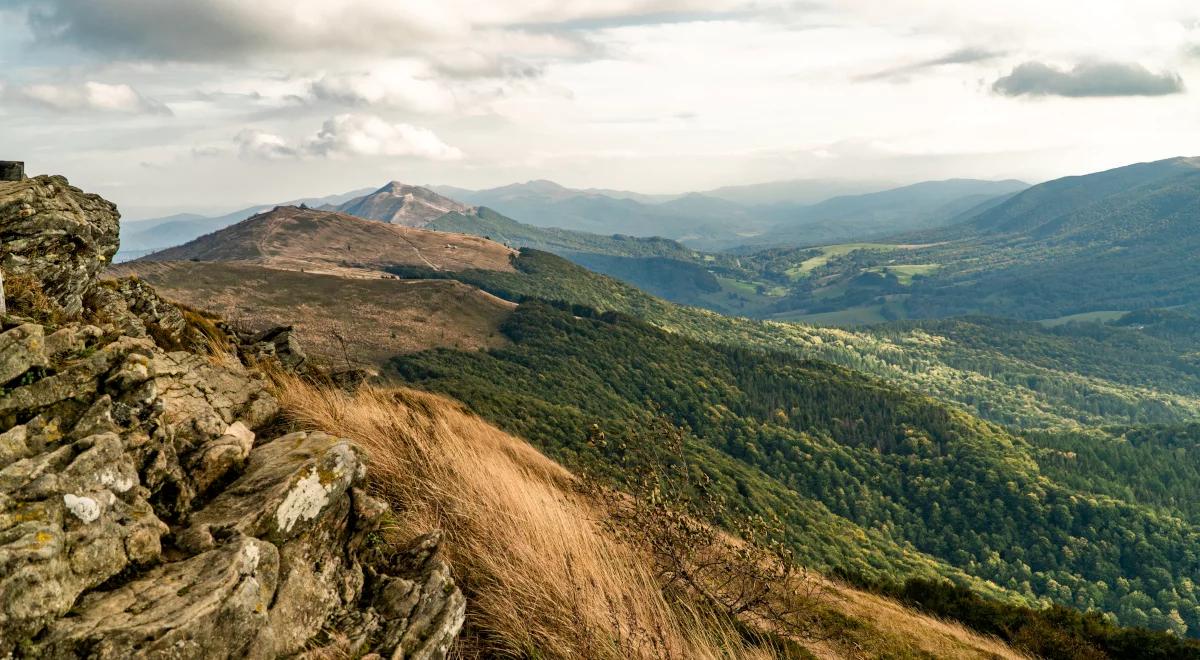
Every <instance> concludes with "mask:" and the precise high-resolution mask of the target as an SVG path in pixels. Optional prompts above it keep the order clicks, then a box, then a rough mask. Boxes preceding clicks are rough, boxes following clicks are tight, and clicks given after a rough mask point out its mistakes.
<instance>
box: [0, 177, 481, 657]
mask: <svg viewBox="0 0 1200 660" xmlns="http://www.w3.org/2000/svg"><path fill="white" fill-rule="evenodd" d="M54 181H57V180H54ZM39 185H54V186H56V188H57V189H58V191H59V195H61V196H64V197H65V198H66V199H65V200H58V201H52V202H46V204H45V205H44V207H45V208H51V207H54V208H59V207H64V208H65V207H68V206H71V204H74V203H75V202H76V201H77V200H78V199H79V198H80V196H81V195H82V193H78V191H73V190H71V189H68V188H65V187H63V186H65V181H64V182H62V184H61V185H60V184H58V183H54V182H52V183H51V184H39ZM0 190H3V189H0ZM37 194H42V193H37ZM83 198H86V196H84V197H83ZM97 199H98V198H97ZM106 204H107V203H104V204H100V203H99V202H96V203H95V204H94V205H93V206H92V207H90V208H95V209H100V212H101V213H107V211H104V208H105V205H106ZM56 205H57V206H56ZM13 208H14V207H11V206H10V207H0V227H2V228H4V230H5V231H6V232H7V231H8V228H9V227H10V224H9V221H10V219H11V218H10V217H9V216H8V215H4V214H11V212H12V209H13ZM15 208H17V209H18V210H19V209H20V207H15ZM5 209H7V210H5ZM79 212H80V215H79V217H77V218H76V220H78V222H80V223H84V224H88V225H89V226H94V227H98V226H100V225H102V224H103V223H104V222H105V221H106V220H107V217H108V216H105V217H103V218H100V219H98V220H97V219H95V218H89V217H88V213H89V211H88V210H86V209H85V208H84V207H82V206H80V207H79ZM36 215H37V214H33V215H27V216H23V217H25V218H31V217H35V216H36ZM47 217H49V216H47ZM114 217H115V216H114ZM22 226H23V229H22V232H23V233H22V234H21V235H22V236H24V237H25V239H22V240H27V241H29V242H28V243H26V244H25V245H34V244H36V245H57V246H62V245H66V244H67V243H68V242H69V241H81V244H82V247H79V248H77V249H75V250H74V251H73V252H71V255H77V254H87V253H90V254H105V253H106V251H107V249H108V248H107V247H104V246H103V245H92V244H87V241H88V240H89V237H94V236H95V234H83V235H74V236H73V237H72V238H70V239H67V238H65V237H63V236H60V235H59V234H58V233H57V232H58V230H59V228H60V227H61V226H62V225H61V224H56V222H54V221H50V222H49V223H48V224H47V226H46V227H45V232H46V233H48V234H49V235H50V236H41V235H39V234H38V233H37V231H35V225H32V224H24V225H22ZM9 235H11V234H7V233H6V234H4V236H5V239H4V240H5V241H7V240H8V239H7V236H9ZM56 249H57V248H56ZM24 250H25V248H22V247H20V246H16V247H11V246H8V245H7V244H4V245H3V251H0V254H6V255H9V256H11V255H16V254H24V255H26V256H27V257H28V256H29V253H27V252H25V251H24ZM60 256H62V257H63V259H60V260H59V261H58V262H57V263H58V264H59V265H60V266H61V267H56V268H49V267H44V266H42V265H39V264H35V263H33V260H32V259H27V260H26V261H25V262H22V263H24V264H25V270H24V271H22V272H26V273H29V272H36V273H39V274H40V275H39V276H40V277H45V278H48V279H46V280H45V283H46V286H45V290H46V291H48V292H60V293H61V292H70V293H69V295H67V296H66V298H59V299H57V300H62V301H64V302H63V303H62V307H61V310H62V312H63V313H64V314H66V313H69V312H71V310H72V309H73V308H72V303H71V302H70V301H71V300H73V299H74V298H72V297H73V296H77V297H78V301H79V308H78V309H77V310H75V315H76V316H78V317H79V320H72V321H66V322H60V323H58V324H48V325H43V324H42V323H37V322H32V321H31V320H30V319H29V318H24V317H18V316H0V431H2V432H0V657H6V656H10V655H11V656H14V657H38V658H75V657H95V658H127V657H163V658H166V657H169V658H222V657H235V656H236V657H246V658H274V657H281V656H289V655H295V654H298V653H301V652H304V651H308V650H312V649H319V648H322V647H327V646H328V647H333V646H335V645H336V647H337V649H338V652H339V653H343V654H345V655H346V656H347V657H356V656H358V655H362V654H365V653H379V654H382V655H384V656H387V657H394V658H439V657H442V656H444V655H445V654H446V652H447V650H448V649H449V647H450V645H451V643H452V642H453V640H454V639H455V637H456V635H457V633H458V630H459V629H460V628H461V626H462V623H463V612H464V607H465V604H464V600H463V596H462V594H461V593H460V592H459V590H458V589H457V588H456V587H455V585H454V582H453V579H452V577H451V575H450V572H449V569H448V567H447V566H446V564H444V563H443V562H442V561H441V560H439V559H438V558H437V553H436V548H437V545H438V536H437V534H432V535H429V536H426V537H422V538H421V539H418V540H416V541H414V542H413V544H412V547H411V549H410V550H408V551H399V552H381V551H380V549H379V548H378V545H379V528H380V525H381V523H382V522H383V521H384V520H385V519H386V517H387V516H388V515H389V514H388V507H387V506H386V505H385V504H384V503H382V502H380V501H378V500H376V499H374V498H372V497H371V496H370V495H368V494H367V493H366V491H365V490H364V486H365V479H366V476H367V470H368V469H369V467H368V465H367V463H366V461H365V459H364V457H363V455H362V454H361V452H360V451H359V450H358V449H357V447H355V446H354V445H353V444H352V443H351V442H349V441H347V440H345V439H341V438H337V437H334V436H330V435H327V434H324V433H305V432H293V433H284V432H283V430H279V431H276V430H275V418H276V416H277V409H278V406H277V404H276V402H275V399H274V398H273V397H272V395H271V393H270V387H269V385H268V381H267V379H266V377H265V376H264V375H263V373H261V372H259V371H258V370H257V369H256V368H255V367H253V366H246V364H245V363H243V361H241V360H239V359H238V358H237V353H233V352H231V353H223V352H220V351H219V350H218V352H217V353H216V354H206V353H204V352H203V351H200V350H198V349H197V348H196V346H197V341H196V340H197V338H198V337H207V338H208V339H209V340H210V341H209V344H207V345H209V346H210V347H212V346H215V347H216V348H217V349H220V348H221V346H220V342H221V337H223V336H224V335H222V334H221V328H220V327H219V324H213V325H212V327H206V328H201V329H198V328H197V327H196V324H197V322H198V321H197V319H196V318H195V316H194V314H193V313H191V312H188V311H187V310H183V309H180V308H177V307H175V306H173V305H171V304H170V303H168V302H166V301H164V300H162V299H161V298H159V297H158V296H157V294H154V292H153V290H152V289H150V288H149V287H147V286H146V285H145V284H143V283H140V282H138V281H136V280H127V281H120V282H112V283H105V284H103V285H101V286H96V285H95V284H94V282H93V280H91V279H89V278H90V277H91V275H89V273H91V274H92V275H94V272H95V271H94V270H89V268H90V267H86V266H84V265H82V264H76V265H70V264H72V263H74V262H72V261H71V259H68V258H67V256H68V255H67V253H66V252H62V254H61V255H60ZM72 258H73V257H72ZM6 272H7V271H6ZM60 275H61V276H62V277H66V278H68V279H70V280H72V281H71V282H67V283H64V282H62V281H59V280H56V279H53V278H54V277H56V276H60ZM226 339H228V337H226ZM279 339H280V337H278V336H275V337H273V338H272V339H270V340H264V341H266V343H268V344H270V345H272V346H273V347H278V346H280V341H278V340H279ZM260 343H261V342H260ZM282 346H283V348H285V349H287V350H285V351H279V352H284V353H287V352H288V351H291V350H292V349H291V348H290V347H289V346H290V342H288V341H283V342H282ZM248 348H249V347H242V353H243V354H248V350H247V349H248ZM260 348H261V347H260ZM296 352H297V353H299V351H298V347H296ZM299 354H300V355H302V353H299Z"/></svg>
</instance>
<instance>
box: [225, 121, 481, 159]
mask: <svg viewBox="0 0 1200 660" xmlns="http://www.w3.org/2000/svg"><path fill="white" fill-rule="evenodd" d="M234 144H235V145H236V146H237V149H238V153H239V154H240V155H241V156H242V158H248V159H255V158H258V159H295V158H301V157H318V158H354V157H359V156H395V157H407V158H415V159H422V160H434V161H446V160H459V159H461V158H462V157H463V153H462V151H461V150H459V149H458V148H456V147H452V146H450V145H448V144H446V143H445V142H443V141H442V140H441V138H439V137H438V136H437V134H436V133H434V132H433V131H431V130H429V129H428V128H422V127H419V126H413V125H412V124H404V123H392V122H389V121H387V120H385V119H383V118H381V117H378V116H375V115H365V114H349V113H347V114H341V115H337V116H336V117H332V118H330V119H328V120H326V121H325V123H324V124H323V125H322V126H321V130H320V131H318V132H317V134H316V136H314V137H312V138H310V139H308V140H306V141H304V142H302V143H300V144H299V145H298V146H294V145H293V144H292V143H291V142H289V141H288V140H287V138H284V137H283V136H281V135H277V134H275V133H269V132H266V131H262V130H258V129H246V130H243V131H241V132H240V133H238V134H237V135H236V136H235V137H234Z"/></svg>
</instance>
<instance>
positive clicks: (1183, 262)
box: [769, 158, 1200, 323]
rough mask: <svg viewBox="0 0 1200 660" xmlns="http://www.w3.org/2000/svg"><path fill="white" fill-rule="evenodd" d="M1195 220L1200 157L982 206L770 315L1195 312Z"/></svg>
mask: <svg viewBox="0 0 1200 660" xmlns="http://www.w3.org/2000/svg"><path fill="white" fill-rule="evenodd" d="M1198 214H1200V163H1198V161H1197V160H1196V159H1187V158H1175V159H1169V160H1165V161H1159V162H1154V163H1142V164H1137V165H1130V166H1127V167H1122V168H1117V169H1114V170H1110V171H1106V172H1098V173H1095V174H1089V175H1085V176H1078V177H1067V178H1064V179H1059V180H1055V181H1050V182H1047V183H1043V184H1040V185H1037V186H1034V187H1032V188H1030V189H1028V190H1025V191H1024V192H1021V193H1019V194H1017V195H1015V196H1013V197H1011V198H1010V199H1008V200H1006V201H1004V202H1003V203H1000V204H996V205H994V206H991V207H988V208H982V209H978V210H977V211H976V213H975V215H974V216H973V217H969V218H966V219H965V221H964V222H963V223H961V224H959V225H957V226H954V227H949V228H945V229H942V230H936V231H927V232H923V233H920V234H912V235H908V236H904V237H901V238H900V239H896V240H893V241H889V242H885V243H888V244H885V245H880V246H877V247H876V248H874V249H851V250H846V251H841V252H838V253H835V254H833V258H830V259H826V260H824V261H822V262H821V263H820V264H819V267H813V268H809V269H807V270H805V271H803V272H802V273H800V274H799V275H800V276H793V277H791V280H790V281H789V282H788V283H787V287H788V292H787V293H786V294H785V295H782V296H780V297H779V298H777V299H776V300H775V301H774V303H773V304H772V306H771V307H770V308H769V313H773V314H775V315H776V317H777V318H795V319H801V320H810V321H824V322H830V321H832V322H843V323H844V322H854V321H855V320H860V321H861V320H865V321H875V322H878V321H881V320H895V319H903V318H938V317H945V316H953V315H960V314H990V315H996V316H1006V317H1015V318H1023V319H1046V320H1053V319H1060V318H1068V317H1072V316H1076V315H1086V314H1099V313H1105V314H1108V315H1109V318H1112V317H1115V316H1119V315H1120V314H1121V313H1124V312H1129V311H1135V310H1141V309H1149V308H1175V309H1177V310H1180V311H1184V312H1196V311H1198V310H1200V297H1197V295H1196V291H1197V285H1198V284H1200V266H1198V265H1196V260H1195V259H1192V258H1191V255H1193V254H1195V252H1196V250H1197V249H1200V234H1198V233H1197V232H1196V231H1195V219H1196V217H1197V216H1198ZM905 245H906V246H907V247H906V248H905ZM835 247H836V246H835ZM775 272H776V273H777V274H776V277H781V278H782V277H786V275H785V274H784V273H786V270H783V271H775Z"/></svg>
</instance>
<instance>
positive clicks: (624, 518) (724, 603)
mask: <svg viewBox="0 0 1200 660" xmlns="http://www.w3.org/2000/svg"><path fill="white" fill-rule="evenodd" d="M636 434H637V435H636V437H634V438H632V439H631V440H629V441H621V442H619V443H617V446H615V447H610V446H608V445H609V443H608V441H607V439H606V438H605V435H604V433H603V432H601V431H600V429H599V428H598V427H596V426H593V427H592V431H591V433H590V435H589V438H588V442H589V444H590V445H592V446H594V447H597V448H598V449H600V450H601V451H603V452H605V453H607V454H609V455H610V457H611V459H612V460H613V462H614V463H616V464H617V465H618V466H619V468H620V472H621V473H622V474H624V475H627V476H626V479H625V488H626V492H617V491H614V490H613V489H611V488H609V487H608V486H607V484H606V483H605V482H604V480H602V479H597V478H594V477H590V476H589V475H586V474H585V475H584V479H582V480H581V482H580V488H581V490H582V491H583V492H584V493H586V494H587V495H588V497H590V498H591V499H593V500H596V501H602V502H604V509H605V510H607V511H608V512H609V518H608V521H607V524H608V528H609V529H610V531H611V532H612V533H613V534H615V535H617V536H619V537H620V538H622V539H625V540H626V541H627V542H629V543H630V544H632V545H634V546H636V547H640V548H644V549H645V551H646V552H647V554H648V555H649V556H650V557H651V559H652V562H653V567H654V571H655V573H656V575H657V577H658V582H659V584H660V585H661V586H662V588H663V589H664V590H665V591H667V592H668V593H671V594H678V595H679V596H681V597H682V598H685V599H687V600H690V601H693V602H697V603H699V604H700V605H702V606H704V607H706V608H708V609H710V610H711V611H714V612H717V613H720V614H721V615H723V616H725V617H727V618H729V619H730V620H734V621H737V622H739V623H741V624H747V625H748V626H749V627H750V630H751V631H769V632H770V633H772V634H774V635H775V636H777V637H781V638H785V639H789V640H803V641H808V642H811V641H815V640H817V639H821V638H824V637H825V636H826V635H827V634H828V632H827V631H826V630H825V628H824V624H825V621H824V620H823V619H822V616H821V614H822V612H823V611H824V610H825V609H826V608H827V604H828V601H829V600H830V594H829V592H828V589H827V588H826V582H825V581H824V580H822V579H820V578H819V576H812V575H810V574H809V573H808V571H807V570H805V569H804V568H803V567H801V566H800V565H799V564H798V563H797V561H796V559H795V556H794V553H793V552H792V550H791V548H790V547H789V546H787V545H786V544H785V543H784V542H782V541H781V539H782V537H783V534H782V530H781V529H780V525H779V523H778V522H777V521H768V520H767V519H765V518H763V517H761V516H747V515H739V514H737V513H736V512H735V511H733V509H732V508H731V507H730V506H729V505H728V502H727V500H726V498H725V497H724V495H722V494H721V493H720V491H719V490H718V489H717V488H716V484H714V483H713V482H712V480H711V479H710V478H709V476H708V475H707V473H705V472H704V471H703V470H702V469H701V468H700V466H698V465H694V464H692V463H690V462H689V460H688V458H687V455H686V452H685V450H684V438H685V435H686V433H685V431H684V430H682V429H680V428H678V427H676V426H675V425H674V424H672V423H671V422H670V420H668V419H666V418H664V417H661V416H659V417H656V418H654V419H653V420H651V422H650V423H648V424H645V425H643V426H642V427H641V428H640V429H639V430H638V431H636ZM717 520H721V521H722V522H723V523H724V525H725V526H727V527H728V528H729V529H731V530H732V531H733V532H734V535H732V536H731V535H730V534H726V533H724V532H722V531H721V530H719V529H717V528H715V527H714V526H713V525H712V524H711V523H710V521H717Z"/></svg>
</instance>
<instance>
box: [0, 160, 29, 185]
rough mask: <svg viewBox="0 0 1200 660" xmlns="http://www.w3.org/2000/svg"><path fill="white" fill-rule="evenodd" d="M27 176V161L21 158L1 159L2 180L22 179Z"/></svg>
mask: <svg viewBox="0 0 1200 660" xmlns="http://www.w3.org/2000/svg"><path fill="white" fill-rule="evenodd" d="M24 178H25V163H22V162H21V161H19V160H0V181H20V180H21V179H24Z"/></svg>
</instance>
